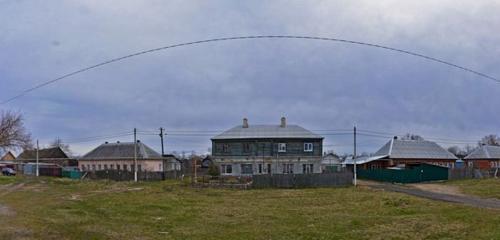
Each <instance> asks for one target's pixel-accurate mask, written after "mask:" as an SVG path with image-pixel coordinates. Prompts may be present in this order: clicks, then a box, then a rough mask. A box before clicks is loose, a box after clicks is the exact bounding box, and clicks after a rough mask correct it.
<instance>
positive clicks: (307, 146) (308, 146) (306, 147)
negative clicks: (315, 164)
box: [304, 143, 314, 152]
mask: <svg viewBox="0 0 500 240" xmlns="http://www.w3.org/2000/svg"><path fill="white" fill-rule="evenodd" d="M313 150H314V147H313V144H312V143H304V152H312V151H313Z"/></svg>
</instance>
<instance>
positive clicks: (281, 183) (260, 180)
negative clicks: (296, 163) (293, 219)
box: [252, 171, 353, 188]
mask: <svg viewBox="0 0 500 240" xmlns="http://www.w3.org/2000/svg"><path fill="white" fill-rule="evenodd" d="M352 180H353V174H352V172H349V171H344V172H336V173H314V174H273V175H254V176H253V177H252V187H253V188H307V187H340V186H349V185H352Z"/></svg>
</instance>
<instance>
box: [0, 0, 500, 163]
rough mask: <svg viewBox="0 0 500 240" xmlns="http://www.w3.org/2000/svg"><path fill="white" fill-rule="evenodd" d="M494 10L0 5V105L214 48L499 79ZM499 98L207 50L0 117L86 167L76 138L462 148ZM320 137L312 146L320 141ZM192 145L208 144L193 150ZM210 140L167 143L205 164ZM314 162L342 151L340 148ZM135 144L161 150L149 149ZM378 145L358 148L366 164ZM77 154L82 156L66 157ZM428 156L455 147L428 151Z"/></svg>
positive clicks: (16, 105) (448, 79) (436, 81)
mask: <svg viewBox="0 0 500 240" xmlns="http://www.w3.org/2000/svg"><path fill="white" fill-rule="evenodd" d="M499 12H500V2H499V1H456V0H454V1H452V0H449V1H447V0H440V1H400V0H394V1H369V0H366V1H272V2H271V1H154V0H151V1H118V0H117V1H103V0H96V1H55V0H54V1H0V23H1V24H0V89H1V91H0V92H1V94H0V100H5V99H7V98H9V97H11V96H13V95H15V94H17V93H19V92H21V91H22V90H24V89H26V88H29V87H31V86H33V85H36V84H39V83H41V82H44V81H47V80H50V79H53V78H55V77H58V76H61V75H63V74H65V73H68V72H71V71H75V70H78V69H80V68H83V67H86V66H89V65H93V64H96V63H99V62H102V61H104V60H108V59H110V58H115V57H119V56H122V55H126V54H129V53H133V52H137V51H141V50H146V49H151V48H156V47H161V46H166V45H171V44H176V43H182V42H189V41H196V40H202V39H209V38H217V37H230V36H245V35H307V36H320V37H335V38H343V39H350V40H356V41H363V42H369V43H375V44H381V45H387V46H391V47H395V48H401V49H406V50H409V51H414V52H418V53H422V54H426V55H430V56H433V57H437V58H440V59H443V60H446V61H450V62H453V63H456V64H459V65H463V66H467V67H470V68H472V69H475V70H477V71H480V72H484V73H486V74H489V75H492V76H495V77H500V68H499V63H500V62H499V60H498V56H500V32H499V31H498V29H499V26H500V14H498V13H499ZM499 103H500V84H498V83H494V82H492V81H488V80H485V79H483V78H480V77H478V76H476V75H473V74H471V73H467V72H464V71H461V70H458V69H455V68H451V67H448V66H445V65H442V64H437V63H433V62H429V61H426V60H423V59H419V58H415V57H412V56H407V55H402V54H400V53H395V52H390V51H386V50H381V49H375V48H369V47H363V46H356V45H348V44H343V43H333V42H322V41H305V40H286V39H281V40H279V39H262V40H239V41H231V42H216V43H207V44H201V45H195V46H189V47H181V48H175V49H170V50H166V51H162V52H156V53H152V54H148V55H143V56H139V57H136V58H131V59H127V60H125V61H122V62H119V63H113V64H110V65H107V66H104V67H101V68H98V69H94V70H91V71H88V72H85V73H83V74H79V75H76V76H73V77H71V78H68V79H65V80H63V81H60V82H58V83H57V84H54V85H50V86H47V87H45V88H41V89H39V90H38V91H35V92H33V93H30V94H28V95H26V96H24V97H23V98H20V99H17V100H15V101H12V102H10V103H8V104H6V105H2V106H0V109H1V110H15V111H20V112H21V113H23V114H24V115H25V119H26V125H27V127H28V129H29V130H30V131H31V132H32V134H33V137H34V138H39V139H40V141H41V143H42V144H47V143H48V142H49V141H50V140H51V139H53V138H56V137H59V138H62V139H63V140H68V141H70V142H75V143H73V144H72V148H73V150H74V152H75V153H77V154H84V153H85V152H87V151H89V150H91V149H92V148H93V147H95V146H97V145H99V144H100V143H102V142H104V141H106V140H108V141H116V140H120V141H131V140H132V138H131V136H122V137H115V138H109V139H98V140H96V141H93V142H81V138H84V137H89V136H101V135H112V134H116V133H121V132H125V131H132V129H133V128H134V127H137V128H138V129H139V130H141V131H156V129H157V128H159V127H164V128H166V131H167V133H168V132H169V131H176V130H202V131H207V130H210V131H213V130H224V129H228V128H231V127H233V126H234V125H237V124H241V119H242V118H243V117H247V118H249V122H250V124H257V123H260V124H278V123H279V119H280V117H281V116H286V117H287V118H288V122H289V123H291V124H299V125H302V126H303V127H305V128H308V129H311V130H327V129H329V130H332V129H333V130H339V129H350V128H352V126H353V124H357V126H358V127H359V128H360V129H364V130H372V131H381V132H387V133H400V134H403V133H406V132H412V133H416V134H419V135H422V136H423V137H424V138H426V137H427V138H443V139H457V141H458V140H460V141H464V142H466V141H468V142H472V141H476V140H479V138H481V137H482V136H484V135H485V134H489V133H498V132H499V129H500V125H499V120H500V111H499ZM318 133H320V134H321V133H322V132H318ZM205 135H206V136H205ZM209 135H210V134H204V135H203V136H190V137H188V136H174V135H171V136H167V138H166V144H167V151H173V150H176V151H178V152H181V151H183V150H184V151H190V150H195V151H197V152H198V153H204V152H206V151H207V149H208V148H209V147H210V136H209ZM325 137H326V138H325V146H326V147H325V148H326V149H328V150H330V149H332V150H334V151H336V152H339V153H343V152H351V151H352V150H351V149H352V146H351V141H352V137H351V136H349V135H325ZM140 139H142V140H143V141H145V142H146V143H148V144H149V145H151V147H153V148H155V149H157V150H159V149H160V145H159V137H158V136H153V135H141V136H140ZM387 140H388V139H387V138H380V137H369V136H360V137H359V143H360V144H359V148H360V149H361V151H366V152H373V151H376V150H377V149H378V148H379V147H381V146H382V145H383V143H385V142H386V141H387ZM79 141H80V142H79ZM441 144H442V145H444V146H448V145H455V144H453V143H450V142H449V140H442V143H441Z"/></svg>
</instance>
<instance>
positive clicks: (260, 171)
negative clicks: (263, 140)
mask: <svg viewBox="0 0 500 240" xmlns="http://www.w3.org/2000/svg"><path fill="white" fill-rule="evenodd" d="M262 172H263V171H262V164H261V163H259V173H262Z"/></svg>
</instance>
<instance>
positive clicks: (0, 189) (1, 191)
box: [0, 183, 24, 216]
mask: <svg viewBox="0 0 500 240" xmlns="http://www.w3.org/2000/svg"><path fill="white" fill-rule="evenodd" d="M22 187H24V183H19V184H7V185H3V186H0V197H2V196H5V195H7V194H9V193H10V192H13V191H16V190H18V189H20V188H22ZM15 214H16V212H15V211H14V210H12V209H10V208H9V207H7V206H5V205H2V204H1V203H0V216H13V215H15Z"/></svg>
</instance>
